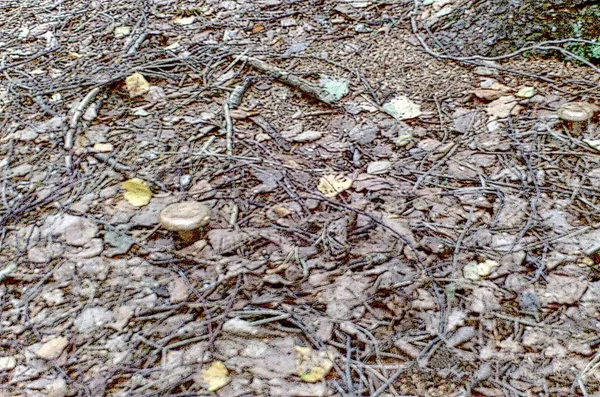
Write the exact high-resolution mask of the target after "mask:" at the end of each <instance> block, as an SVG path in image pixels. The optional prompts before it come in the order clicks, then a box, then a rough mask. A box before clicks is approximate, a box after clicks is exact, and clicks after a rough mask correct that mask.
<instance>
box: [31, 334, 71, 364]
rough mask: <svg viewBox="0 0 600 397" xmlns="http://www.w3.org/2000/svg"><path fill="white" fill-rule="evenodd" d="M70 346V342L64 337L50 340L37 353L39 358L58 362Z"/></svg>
mask: <svg viewBox="0 0 600 397" xmlns="http://www.w3.org/2000/svg"><path fill="white" fill-rule="evenodd" d="M68 344H69V340H68V339H67V338H65V337H64V336H61V337H58V338H54V339H50V340H49V341H48V342H46V343H44V344H43V345H42V346H41V347H40V349H39V350H38V351H37V352H36V354H37V356H38V357H40V358H44V359H46V360H56V359H57V358H58V357H59V356H60V355H61V354H62V352H63V350H65V347H67V345H68Z"/></svg>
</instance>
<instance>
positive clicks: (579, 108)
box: [557, 102, 595, 121]
mask: <svg viewBox="0 0 600 397" xmlns="http://www.w3.org/2000/svg"><path fill="white" fill-rule="evenodd" d="M594 111H595V109H594V106H592V105H590V104H589V103H585V102H569V103H565V104H564V105H562V106H561V107H560V108H559V109H558V111H557V114H558V117H559V118H560V119H561V120H565V121H587V120H589V119H591V118H592V116H593V115H594Z"/></svg>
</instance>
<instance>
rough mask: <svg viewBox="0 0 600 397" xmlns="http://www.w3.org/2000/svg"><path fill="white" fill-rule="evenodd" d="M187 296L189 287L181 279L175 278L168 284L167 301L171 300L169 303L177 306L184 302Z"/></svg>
mask: <svg viewBox="0 0 600 397" xmlns="http://www.w3.org/2000/svg"><path fill="white" fill-rule="evenodd" d="M189 296H190V290H189V286H188V283H186V282H185V280H184V279H183V278H181V277H177V278H176V279H175V280H173V281H171V282H170V283H169V299H170V300H171V303H173V304H177V303H181V302H185V301H186V300H187V299H188V297H189Z"/></svg>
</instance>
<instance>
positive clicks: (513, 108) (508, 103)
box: [486, 95, 521, 121]
mask: <svg viewBox="0 0 600 397" xmlns="http://www.w3.org/2000/svg"><path fill="white" fill-rule="evenodd" d="M520 111H521V106H519V105H518V104H517V99H516V98H515V97H514V96H512V95H506V96H502V97H500V98H498V99H496V100H495V101H493V102H490V103H489V104H488V106H487V109H486V112H487V114H488V115H489V116H490V117H489V121H493V120H497V119H505V118H507V117H508V116H510V115H512V116H515V115H517V114H519V112H520Z"/></svg>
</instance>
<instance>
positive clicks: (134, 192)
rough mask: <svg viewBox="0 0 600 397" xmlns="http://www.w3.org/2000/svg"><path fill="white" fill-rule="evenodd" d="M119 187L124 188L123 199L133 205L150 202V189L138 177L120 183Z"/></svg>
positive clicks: (138, 205) (139, 205)
mask: <svg viewBox="0 0 600 397" xmlns="http://www.w3.org/2000/svg"><path fill="white" fill-rule="evenodd" d="M121 188H123V189H125V194H124V195H123V196H124V197H125V200H127V201H128V202H129V204H131V205H133V206H135V207H143V206H144V205H146V204H148V203H149V202H150V199H151V198H152V191H151V190H150V188H149V187H148V185H146V183H145V182H144V181H143V180H141V179H139V178H133V179H129V180H127V181H125V182H123V183H122V184H121Z"/></svg>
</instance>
